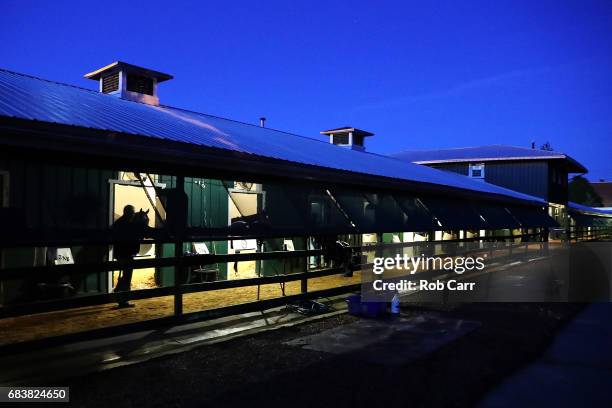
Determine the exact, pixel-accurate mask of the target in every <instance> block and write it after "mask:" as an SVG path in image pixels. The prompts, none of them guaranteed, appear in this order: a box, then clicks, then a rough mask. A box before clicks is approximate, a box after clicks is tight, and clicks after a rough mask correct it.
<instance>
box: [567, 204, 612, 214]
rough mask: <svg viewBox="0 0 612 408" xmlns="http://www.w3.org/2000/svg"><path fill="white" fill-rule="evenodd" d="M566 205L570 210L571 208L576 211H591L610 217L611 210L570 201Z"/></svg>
mask: <svg viewBox="0 0 612 408" xmlns="http://www.w3.org/2000/svg"><path fill="white" fill-rule="evenodd" d="M568 207H569V208H570V211H571V210H573V211H577V212H583V213H591V214H595V215H601V216H609V217H612V210H603V209H601V208H595V207H589V206H586V205H582V204H578V203H574V202H572V201H570V202H569V203H568Z"/></svg>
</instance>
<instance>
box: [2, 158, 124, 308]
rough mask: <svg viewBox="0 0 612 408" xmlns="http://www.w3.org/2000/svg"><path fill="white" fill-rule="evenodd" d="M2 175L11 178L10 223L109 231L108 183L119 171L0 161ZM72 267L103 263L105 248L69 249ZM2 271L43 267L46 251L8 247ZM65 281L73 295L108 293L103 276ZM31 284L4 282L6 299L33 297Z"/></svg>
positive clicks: (89, 276) (51, 228) (90, 275)
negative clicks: (6, 268)
mask: <svg viewBox="0 0 612 408" xmlns="http://www.w3.org/2000/svg"><path fill="white" fill-rule="evenodd" d="M0 171H6V172H8V174H9V201H8V210H6V211H11V214H12V216H11V218H12V219H11V222H13V223H14V224H15V225H18V226H20V227H24V228H33V229H49V230H54V229H107V228H108V223H109V210H110V208H109V200H110V198H109V196H110V188H109V183H108V180H109V179H113V178H116V175H117V173H116V172H114V171H111V170H104V169H88V168H75V167H68V166H63V165H57V164H45V163H36V162H30V161H26V160H23V159H13V158H10V157H0ZM71 251H72V255H73V257H74V261H75V264H79V263H87V262H97V261H104V260H106V259H107V256H108V246H98V247H95V246H88V247H83V246H73V247H71ZM1 257H2V265H3V266H4V267H25V266H34V265H44V264H45V262H46V260H45V259H46V248H37V249H34V248H6V249H3V250H2V254H1ZM64 279H69V280H70V281H71V283H72V285H73V286H74V287H75V289H76V291H77V293H90V292H91V293H100V292H105V291H106V274H105V273H91V274H87V275H81V276H80V277H77V276H74V277H64ZM35 280H36V282H34V281H33V280H27V281H26V280H21V281H18V280H13V281H10V282H4V289H5V290H4V301H5V302H10V301H17V300H20V299H23V298H24V297H26V298H27V297H28V296H33V295H34V294H33V293H34V292H35V285H36V284H37V283H39V282H45V281H46V280H45V279H44V277H38V278H36V279H35Z"/></svg>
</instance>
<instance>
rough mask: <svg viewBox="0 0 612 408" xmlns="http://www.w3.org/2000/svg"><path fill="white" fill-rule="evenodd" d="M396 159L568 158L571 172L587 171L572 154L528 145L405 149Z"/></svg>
mask: <svg viewBox="0 0 612 408" xmlns="http://www.w3.org/2000/svg"><path fill="white" fill-rule="evenodd" d="M390 156H391V157H395V158H396V159H400V160H404V161H407V162H411V163H418V164H436V163H456V162H468V161H469V162H474V161H494V160H551V159H563V160H567V161H568V164H569V165H570V173H573V172H575V173H586V172H587V169H586V168H585V167H584V166H583V165H582V164H580V163H578V162H577V161H576V160H574V159H572V158H571V157H570V156H568V155H566V154H564V153H561V152H555V151H548V150H540V149H529V148H526V147H518V146H506V145H489V146H476V147H459V148H453V149H437V150H405V151H402V152H398V153H393V154H391V155H390Z"/></svg>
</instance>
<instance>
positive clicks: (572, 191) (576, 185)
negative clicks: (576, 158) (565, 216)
mask: <svg viewBox="0 0 612 408" xmlns="http://www.w3.org/2000/svg"><path fill="white" fill-rule="evenodd" d="M568 188H569V200H570V201H573V202H575V203H578V204H582V205H588V206H589V207H603V201H602V199H601V197H600V196H599V194H597V192H596V191H595V190H594V189H593V186H592V185H591V183H589V181H588V180H587V179H585V178H584V177H582V176H575V177H574V178H572V181H570V183H569V185H568Z"/></svg>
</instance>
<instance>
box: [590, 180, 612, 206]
mask: <svg viewBox="0 0 612 408" xmlns="http://www.w3.org/2000/svg"><path fill="white" fill-rule="evenodd" d="M591 186H593V190H595V192H596V193H597V195H599V197H601V201H602V203H603V206H604V207H606V208H607V207H612V181H603V180H602V181H594V182H592V183H591Z"/></svg>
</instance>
